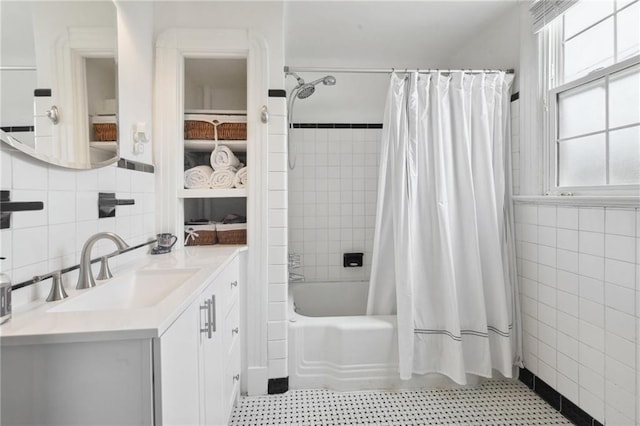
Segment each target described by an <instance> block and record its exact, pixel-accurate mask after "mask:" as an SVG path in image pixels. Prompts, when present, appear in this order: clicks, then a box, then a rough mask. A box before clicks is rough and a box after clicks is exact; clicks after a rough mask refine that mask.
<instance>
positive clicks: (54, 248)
mask: <svg viewBox="0 0 640 426" xmlns="http://www.w3.org/2000/svg"><path fill="white" fill-rule="evenodd" d="M48 228H49V238H48V239H49V253H48V256H49V258H54V257H63V256H68V255H74V254H75V253H76V251H78V246H76V224H75V223H65V224H60V225H51V226H49V227H48Z"/></svg>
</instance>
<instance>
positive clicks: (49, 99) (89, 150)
mask: <svg viewBox="0 0 640 426" xmlns="http://www.w3.org/2000/svg"><path fill="white" fill-rule="evenodd" d="M0 43H1V50H0V54H1V56H0V93H1V95H0V139H1V140H2V141H3V142H4V146H7V145H10V146H11V147H13V148H15V149H18V150H20V151H22V152H25V153H27V154H29V155H31V156H33V157H35V158H38V159H40V160H43V161H45V162H47V163H50V164H56V165H58V166H62V167H69V168H75V169H89V168H95V167H102V166H106V165H108V164H111V163H113V162H115V161H117V160H118V158H119V146H118V141H117V136H118V131H117V113H118V101H117V99H118V96H117V87H118V84H117V60H116V46H117V33H116V8H115V5H114V4H113V2H112V1H110V0H106V1H105V0H96V1H82V2H78V1H35V2H24V1H5V0H3V1H1V2H0Z"/></svg>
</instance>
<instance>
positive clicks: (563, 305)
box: [556, 291, 578, 318]
mask: <svg viewBox="0 0 640 426" xmlns="http://www.w3.org/2000/svg"><path fill="white" fill-rule="evenodd" d="M556 297H557V305H558V311H560V312H564V313H567V314H569V315H572V316H574V317H576V318H577V317H578V296H576V295H575V294H571V293H567V292H564V291H558V292H557V294H556Z"/></svg>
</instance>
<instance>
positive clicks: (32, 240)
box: [12, 226, 49, 270]
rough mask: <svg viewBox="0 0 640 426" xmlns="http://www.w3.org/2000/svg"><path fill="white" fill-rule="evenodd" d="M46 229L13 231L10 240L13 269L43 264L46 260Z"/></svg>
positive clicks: (42, 227)
mask: <svg viewBox="0 0 640 426" xmlns="http://www.w3.org/2000/svg"><path fill="white" fill-rule="evenodd" d="M48 234H49V233H48V227H46V226H34V227H30V228H24V229H14V230H13V238H12V251H13V261H12V263H13V268H14V270H15V269H17V268H21V267H23V266H27V265H31V264H35V263H39V262H44V261H46V260H47V259H48V254H49V253H48V248H49V244H48V238H49V236H48Z"/></svg>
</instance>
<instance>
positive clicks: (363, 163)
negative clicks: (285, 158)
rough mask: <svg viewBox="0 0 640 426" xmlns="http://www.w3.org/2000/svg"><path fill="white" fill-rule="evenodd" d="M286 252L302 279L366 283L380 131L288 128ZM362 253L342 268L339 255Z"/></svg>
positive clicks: (368, 272) (373, 220)
mask: <svg viewBox="0 0 640 426" xmlns="http://www.w3.org/2000/svg"><path fill="white" fill-rule="evenodd" d="M290 131H291V136H292V138H293V139H294V140H295V143H296V167H295V169H293V170H290V171H289V251H290V252H292V253H296V254H301V262H302V267H301V268H300V269H296V270H295V271H293V272H295V273H298V274H302V275H304V277H305V280H306V281H312V282H313V281H315V282H318V281H320V282H322V281H368V280H369V278H370V275H371V259H372V251H373V233H374V228H375V217H376V216H375V215H376V201H377V193H378V191H377V190H378V161H379V155H378V153H379V147H380V136H381V133H382V130H381V129H292V130H290ZM351 252H361V253H364V259H363V267H356V268H345V267H343V259H342V256H343V253H351Z"/></svg>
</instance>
